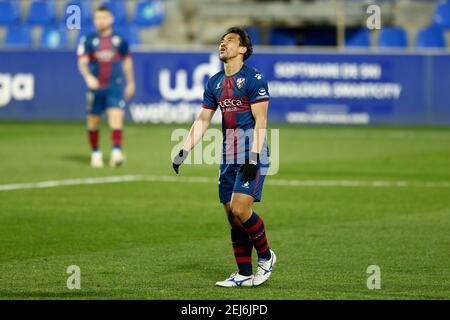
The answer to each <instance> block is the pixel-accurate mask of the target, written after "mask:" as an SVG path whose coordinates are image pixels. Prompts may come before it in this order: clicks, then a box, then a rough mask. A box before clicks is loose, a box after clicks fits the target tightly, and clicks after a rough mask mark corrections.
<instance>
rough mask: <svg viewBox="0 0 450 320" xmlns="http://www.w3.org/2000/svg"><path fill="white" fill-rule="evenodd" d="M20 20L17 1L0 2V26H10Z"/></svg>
mask: <svg viewBox="0 0 450 320" xmlns="http://www.w3.org/2000/svg"><path fill="white" fill-rule="evenodd" d="M19 20H20V8H19V3H18V2H17V1H0V25H12V24H16V23H18V22H19Z"/></svg>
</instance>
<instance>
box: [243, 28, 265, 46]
mask: <svg viewBox="0 0 450 320" xmlns="http://www.w3.org/2000/svg"><path fill="white" fill-rule="evenodd" d="M245 31H247V33H248V35H249V37H250V39H251V40H252V44H253V45H256V46H257V45H260V44H261V43H262V39H261V31H260V30H259V28H258V27H246V28H245Z"/></svg>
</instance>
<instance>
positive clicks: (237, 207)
mask: <svg viewBox="0 0 450 320" xmlns="http://www.w3.org/2000/svg"><path fill="white" fill-rule="evenodd" d="M231 211H232V212H233V215H234V216H235V217H238V218H239V219H240V220H241V221H243V220H244V218H245V217H247V216H248V213H249V211H251V209H250V208H248V206H246V205H243V204H240V203H231Z"/></svg>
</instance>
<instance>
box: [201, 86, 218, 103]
mask: <svg viewBox="0 0 450 320" xmlns="http://www.w3.org/2000/svg"><path fill="white" fill-rule="evenodd" d="M202 107H203V108H206V109H211V110H216V109H217V101H216V98H215V97H214V94H213V91H212V90H211V81H210V80H209V81H208V83H207V84H206V87H205V92H204V93H203V104H202Z"/></svg>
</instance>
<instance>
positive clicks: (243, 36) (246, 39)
mask: <svg viewBox="0 0 450 320" xmlns="http://www.w3.org/2000/svg"><path fill="white" fill-rule="evenodd" d="M230 33H236V34H237V35H239V41H240V43H239V44H240V45H241V46H242V47H246V48H247V51H246V52H245V53H244V61H245V60H247V59H248V58H249V57H250V56H251V55H252V53H253V44H252V40H251V39H250V36H249V35H248V33H247V31H245V30H244V29H243V28H241V27H231V28H229V29H228V30H227V31H226V32H225V33H224V35H223V36H222V40H223V38H225V36H226V35H227V34H230Z"/></svg>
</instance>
